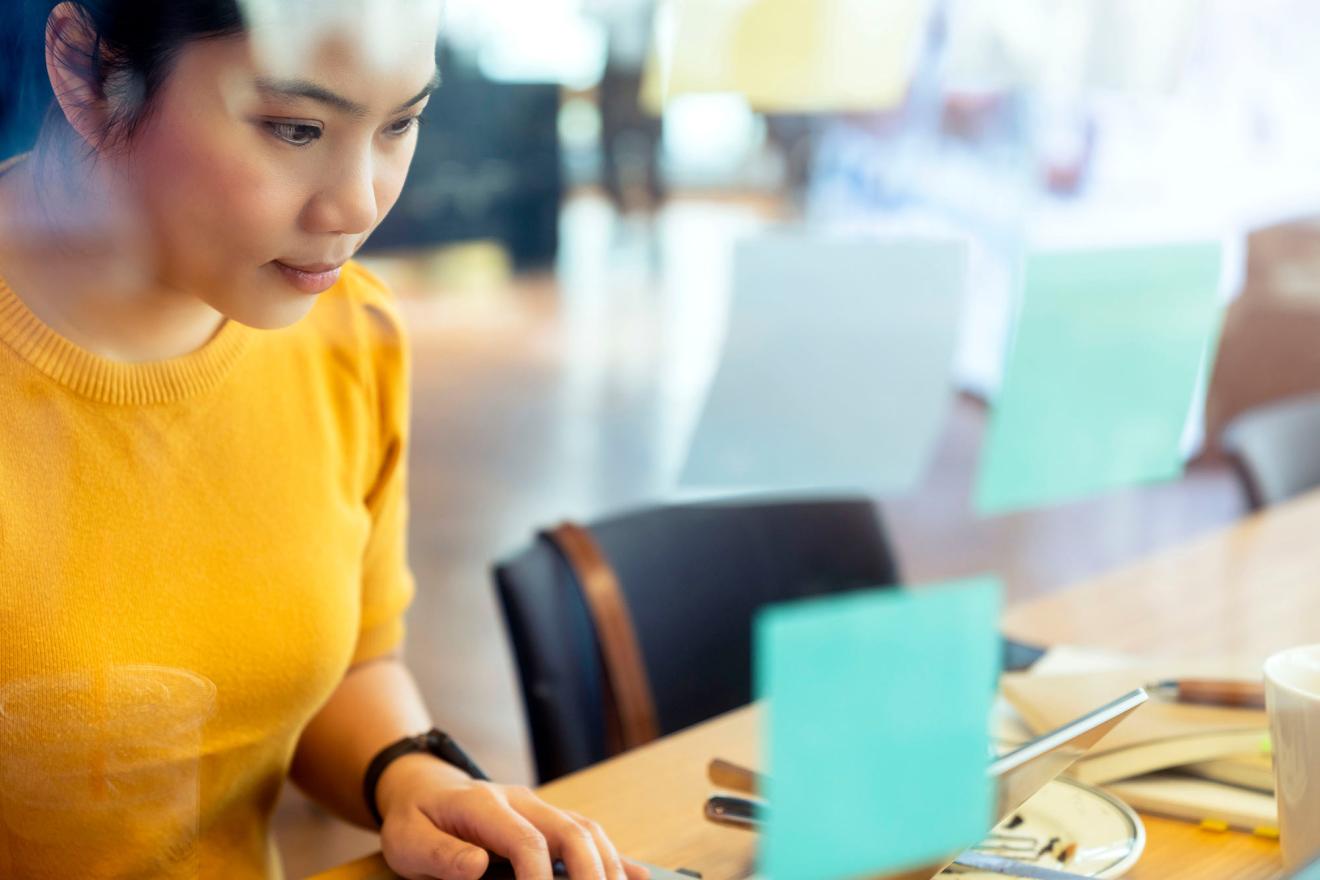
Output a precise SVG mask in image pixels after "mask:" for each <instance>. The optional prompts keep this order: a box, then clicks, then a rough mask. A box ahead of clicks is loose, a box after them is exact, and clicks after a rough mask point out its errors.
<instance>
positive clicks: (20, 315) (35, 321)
mask: <svg viewBox="0 0 1320 880" xmlns="http://www.w3.org/2000/svg"><path fill="white" fill-rule="evenodd" d="M256 332H258V331H255V330H251V329H250V328H247V327H244V326H243V325H242V324H240V323H238V322H237V321H229V320H227V321H225V323H224V324H223V325H222V326H221V328H220V331H219V332H218V333H216V335H215V336H213V337H212V338H211V340H210V341H209V342H207V343H206V345H204V346H202V347H201V348H200V349H198V350H197V351H195V352H192V353H191V354H187V355H184V356H183V357H179V358H172V359H170V360H165V361H154V362H151V363H142V364H131V363H121V362H119V361H113V360H110V359H109V358H104V357H101V356H100V355H97V354H93V353H92V352H90V351H87V350H86V349H84V348H79V347H78V346H77V345H75V344H74V343H72V342H70V341H69V340H67V339H65V338H64V337H63V336H60V335H59V334H58V333H56V332H55V331H54V330H52V329H51V328H50V327H48V326H46V325H45V324H44V323H42V321H41V319H40V318H38V317H37V316H36V315H34V314H33V313H32V310H31V309H29V308H28V307H27V305H26V304H25V303H24V302H23V301H22V300H21V299H19V298H18V295H17V294H16V293H14V291H13V290H12V289H11V288H10V287H9V285H8V284H6V283H5V281H4V279H3V278H0V342H3V343H4V344H6V345H8V346H9V347H10V348H12V349H13V350H14V351H15V352H16V353H17V354H18V356H19V357H21V358H23V359H24V360H26V361H27V362H28V363H30V364H32V366H34V367H36V368H37V369H38V370H40V371H41V372H42V373H45V374H46V375H47V376H49V377H50V378H51V379H53V380H55V381H56V382H59V383H60V384H61V385H65V386H67V387H69V388H71V389H73V390H74V391H76V392H77V393H79V394H81V395H83V396H84V397H89V398H91V399H93V400H99V401H102V402H104V403H112V404H120V405H127V406H132V405H146V404H154V403H169V402H170V401H175V400H182V399H184V398H187V397H192V396H194V395H197V394H200V393H202V392H204V391H207V390H209V389H211V388H213V387H215V386H216V385H217V384H218V383H219V382H220V380H222V379H223V378H224V377H225V375H226V374H227V373H228V372H229V370H230V368H231V367H232V366H233V365H234V363H235V361H237V360H238V358H239V356H240V355H241V354H242V353H243V351H244V349H245V348H246V347H247V345H248V343H249V342H250V341H251V339H252V336H253V334H255V333H256Z"/></svg>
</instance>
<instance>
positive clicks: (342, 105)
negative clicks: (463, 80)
mask: <svg viewBox="0 0 1320 880" xmlns="http://www.w3.org/2000/svg"><path fill="white" fill-rule="evenodd" d="M255 85H256V89H257V92H258V93H260V94H261V96H262V97H264V98H269V99H273V100H277V101H278V100H286V101H287V100H292V99H297V98H307V99H308V100H312V101H318V102H320V103H322V104H325V105H327V106H329V107H333V108H335V109H336V110H339V111H340V112H342V113H345V114H347V115H349V116H352V117H354V118H356V119H362V118H364V117H366V116H367V114H368V113H369V112H370V111H369V110H368V108H367V107H366V106H365V105H363V104H359V103H358V102H357V101H354V100H351V99H349V98H345V97H344V96H343V95H340V94H337V93H335V92H332V91H330V90H329V89H327V88H325V87H324V86H320V85H317V84H316V83H314V82H312V81H311V80H306V79H272V78H270V77H265V76H259V77H257V79H256V81H255ZM439 86H440V71H439V70H436V71H434V72H433V73H432V74H431V79H430V81H429V82H427V84H426V85H425V86H423V87H422V90H421V91H420V92H418V93H417V94H416V95H414V96H413V97H411V98H409V99H408V100H407V101H405V102H403V103H402V104H400V105H399V106H398V107H396V108H394V110H393V111H392V112H395V113H397V112H399V111H400V110H406V109H407V108H409V107H411V106H412V105H414V104H416V103H417V102H418V101H421V100H422V99H424V98H425V97H426V96H427V95H429V94H431V93H432V92H434V91H435V90H436V89H437V88H439Z"/></svg>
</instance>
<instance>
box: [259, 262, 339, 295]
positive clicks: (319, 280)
mask: <svg viewBox="0 0 1320 880" xmlns="http://www.w3.org/2000/svg"><path fill="white" fill-rule="evenodd" d="M271 265H272V266H274V267H275V269H276V270H277V271H278V272H279V274H280V276H281V277H282V278H284V280H285V281H287V282H288V283H289V284H290V285H292V286H293V287H294V288H296V289H298V290H300V291H302V292H303V293H324V292H325V291H327V290H329V289H330V288H331V287H334V286H335V282H336V281H338V280H339V270H340V269H341V268H342V267H341V266H306V267H299V266H290V265H289V264H288V263H282V262H280V261H279V260H273V261H271Z"/></svg>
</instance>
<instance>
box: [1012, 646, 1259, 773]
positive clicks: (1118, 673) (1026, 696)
mask: <svg viewBox="0 0 1320 880" xmlns="http://www.w3.org/2000/svg"><path fill="white" fill-rule="evenodd" d="M1246 669H1250V670H1251V672H1245V670H1246ZM1251 674H1259V673H1258V671H1256V670H1255V669H1254V668H1252V667H1249V666H1244V664H1241V663H1235V662H1210V663H1191V664H1181V665H1179V666H1177V668H1171V667H1170V666H1169V665H1163V666H1160V667H1144V668H1133V669H1122V670H1114V671H1106V672H1095V673H1088V674H1080V675H1030V674H1009V675H1005V676H1003V678H1002V679H1001V686H1002V689H1003V694H1004V697H1005V699H1007V701H1008V702H1009V704H1010V705H1011V706H1012V707H1013V708H1014V709H1015V710H1016V711H1017V712H1018V714H1019V715H1020V716H1021V717H1022V719H1023V720H1024V721H1025V722H1026V724H1027V726H1028V727H1029V728H1030V729H1031V730H1033V731H1042V730H1050V729H1052V728H1053V727H1055V726H1057V725H1058V724H1060V723H1062V722H1063V721H1066V720H1067V719H1068V718H1071V717H1075V716H1076V715H1077V714H1079V713H1080V712H1083V711H1085V710H1086V708H1087V707H1088V706H1094V705H1096V704H1097V703H1101V702H1104V701H1105V700H1107V699H1113V698H1114V697H1116V696H1118V695H1119V694H1122V693H1124V692H1125V691H1128V690H1131V689H1132V688H1134V687H1141V686H1142V685H1144V684H1147V683H1149V682H1151V681H1155V680H1160V679H1167V678H1177V677H1193V676H1196V677H1203V678H1208V677H1232V678H1245V677H1248V676H1249V675H1251ZM1268 729H1269V722H1268V719H1267V717H1266V715H1265V713H1264V712H1263V711H1260V710H1250V709H1227V708H1221V707H1213V706H1193V705H1185V704H1180V703H1170V702H1163V701H1159V700H1151V701H1150V702H1149V703H1147V704H1146V705H1145V706H1143V707H1142V708H1141V709H1140V710H1139V711H1137V712H1135V713H1133V715H1132V718H1131V719H1130V720H1128V721H1127V722H1126V723H1125V724H1124V725H1123V726H1122V727H1121V728H1119V729H1118V730H1116V731H1114V733H1113V734H1112V735H1110V736H1109V737H1107V738H1106V739H1105V741H1104V742H1103V743H1101V744H1100V745H1099V746H1098V747H1097V748H1095V749H1093V750H1092V751H1091V752H1089V753H1088V754H1086V755H1085V756H1083V757H1082V758H1081V759H1079V760H1078V761H1077V763H1076V764H1074V765H1073V767H1072V768H1071V769H1070V770H1069V774H1070V775H1071V776H1073V777H1074V778H1075V779H1077V780H1078V781H1080V782H1085V783H1087V784H1090V785H1103V784H1106V783H1110V782H1114V781H1116V780H1119V779H1127V778H1130V777H1133V776H1141V775H1144V774H1147V773H1153V772H1155V771H1159V770H1167V769H1169V768H1172V767H1181V766H1184V765H1190V764H1204V763H1205V762H1213V761H1217V760H1221V759H1226V758H1229V757H1230V756H1236V755H1243V754H1258V753H1260V752H1261V750H1262V747H1263V745H1264V744H1265V743H1266V742H1267V739H1266V737H1267V733H1268ZM1211 772H1214V768H1212V770H1211Z"/></svg>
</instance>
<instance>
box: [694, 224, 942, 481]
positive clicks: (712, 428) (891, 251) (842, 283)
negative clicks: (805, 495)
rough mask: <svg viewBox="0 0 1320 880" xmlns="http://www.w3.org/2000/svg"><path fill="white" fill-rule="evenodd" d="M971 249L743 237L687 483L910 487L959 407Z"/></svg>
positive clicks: (782, 235) (782, 236)
mask: <svg viewBox="0 0 1320 880" xmlns="http://www.w3.org/2000/svg"><path fill="white" fill-rule="evenodd" d="M965 261H966V249H965V245H964V243H963V242H956V241H934V240H930V241H884V240H879V239H871V238H860V237H859V238H831V237H826V236H820V235H812V234H807V233H794V234H790V233H778V234H774V235H770V236H766V237H763V238H758V239H753V240H750V241H747V242H744V243H743V244H742V245H740V246H739V248H738V250H737V253H736V256H735V260H734V272H733V274H734V280H733V300H732V303H731V306H730V312H729V319H728V328H727V332H726V337H725V344H724V350H723V355H722V358H721V362H720V365H719V367H718V370H717V372H716V375H715V378H714V380H713V382H712V384H711V388H710V391H709V393H708V395H707V397H706V401H705V405H704V407H703V410H702V413H701V417H700V419H699V421H698V424H697V427H696V429H695V431H694V433H693V435H692V439H691V441H690V443H689V446H688V451H687V457H686V461H685V463H684V465H683V468H682V471H681V473H680V476H679V483H680V486H682V487H684V488H688V489H771V490H784V491H793V490H818V489H856V488H864V489H866V490H869V491H871V492H873V493H875V494H883V493H901V492H904V491H907V490H909V489H912V488H914V487H915V486H916V485H917V483H918V482H919V481H920V479H921V478H922V476H923V474H924V471H925V468H926V464H927V462H928V460H929V458H930V454H931V450H932V448H933V446H934V443H935V441H936V439H937V438H938V436H939V433H940V430H941V429H942V428H943V422H944V418H945V415H946V413H947V412H948V409H949V404H950V396H951V394H952V389H951V382H952V379H951V370H952V362H953V354H954V346H955V343H956V341H957V333H958V323H959V314H960V309H961V304H962V297H963V287H964V271H965V268H964V266H965Z"/></svg>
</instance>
